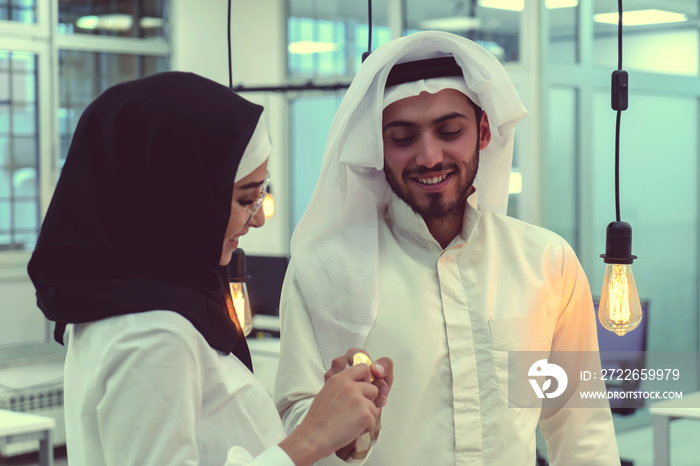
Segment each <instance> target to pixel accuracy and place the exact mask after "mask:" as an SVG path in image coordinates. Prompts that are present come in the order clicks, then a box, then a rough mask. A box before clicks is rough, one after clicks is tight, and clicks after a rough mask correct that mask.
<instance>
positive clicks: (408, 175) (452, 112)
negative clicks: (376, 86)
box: [382, 89, 491, 219]
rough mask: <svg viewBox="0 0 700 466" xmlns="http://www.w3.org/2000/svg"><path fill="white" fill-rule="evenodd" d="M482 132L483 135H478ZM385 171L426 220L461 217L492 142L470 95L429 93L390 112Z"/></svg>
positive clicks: (387, 112)
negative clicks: (481, 158) (482, 154)
mask: <svg viewBox="0 0 700 466" xmlns="http://www.w3.org/2000/svg"><path fill="white" fill-rule="evenodd" d="M477 128H479V131H477ZM382 136H383V139H384V173H385V175H386V179H387V182H388V183H389V186H391V189H392V190H393V191H394V192H395V193H396V195H397V196H399V198H401V199H402V200H403V201H404V202H406V203H407V204H408V205H409V206H410V207H411V208H412V209H413V210H414V211H415V212H416V213H417V214H419V215H421V216H422V217H423V218H425V219H429V218H440V217H444V216H449V215H453V214H456V213H459V214H461V212H463V210H464V207H465V202H466V198H467V196H468V195H469V193H470V191H471V187H472V183H473V182H474V177H475V176H476V171H477V168H478V166H479V150H480V149H484V148H485V147H486V146H488V144H489V141H490V140H491V132H490V129H489V123H488V117H487V116H486V113H482V117H481V119H480V121H476V115H475V112H474V108H473V107H472V103H471V101H470V100H469V98H468V97H467V96H465V95H464V94H462V93H461V92H459V91H457V90H454V89H444V90H442V91H440V92H438V93H436V94H429V93H427V92H423V93H421V94H420V95H418V96H415V97H409V98H406V99H402V100H399V101H397V102H394V103H393V104H391V105H389V106H388V107H387V108H385V109H384V113H383V118H382Z"/></svg>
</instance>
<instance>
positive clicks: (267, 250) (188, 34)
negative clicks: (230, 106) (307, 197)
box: [171, 0, 290, 256]
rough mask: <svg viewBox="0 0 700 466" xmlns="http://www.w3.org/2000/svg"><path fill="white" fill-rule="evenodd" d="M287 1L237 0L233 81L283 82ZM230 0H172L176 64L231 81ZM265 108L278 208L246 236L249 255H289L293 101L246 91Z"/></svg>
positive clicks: (254, 84) (233, 21)
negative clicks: (290, 146)
mask: <svg viewBox="0 0 700 466" xmlns="http://www.w3.org/2000/svg"><path fill="white" fill-rule="evenodd" d="M285 8H286V7H285V2H284V0H257V1H254V2H251V1H249V0H232V5H231V45H232V54H231V56H232V70H233V73H232V74H233V86H234V87H235V86H238V85H243V86H246V87H259V86H271V85H282V84H283V83H284V79H285V76H286V45H287V28H286V21H287V16H286V9H285ZM226 13H227V2H226V1H225V0H207V1H201V0H172V29H171V36H172V54H171V68H172V69H173V70H180V71H192V72H194V73H198V74H201V75H203V76H206V77H208V78H210V79H213V80H215V81H217V82H220V83H221V84H225V85H228V82H229V78H228V46H227V24H226ZM241 95H242V96H243V97H245V98H247V99H248V100H251V101H253V102H256V103H258V104H261V105H263V106H264V107H265V111H264V113H263V118H264V122H265V125H266V126H267V128H268V131H269V133H270V139H271V141H272V146H273V148H272V154H271V156H270V162H269V169H270V184H271V189H272V193H273V195H274V196H275V204H276V212H275V215H274V216H273V217H272V218H270V219H268V220H267V222H266V224H265V226H264V227H263V228H261V229H259V230H251V231H250V232H249V233H248V235H246V236H245V237H244V238H242V239H241V247H242V248H243V249H244V250H245V252H246V254H248V255H253V254H254V255H267V256H287V255H289V238H290V231H289V225H290V214H289V211H290V201H289V197H290V196H289V192H290V187H289V144H288V141H289V137H288V118H289V111H288V105H287V102H286V100H285V98H284V96H283V95H281V94H279V93H242V94H241Z"/></svg>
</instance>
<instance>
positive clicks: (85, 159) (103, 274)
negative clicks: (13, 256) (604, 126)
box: [29, 72, 269, 368]
mask: <svg viewBox="0 0 700 466" xmlns="http://www.w3.org/2000/svg"><path fill="white" fill-rule="evenodd" d="M261 113H262V107H260V106H258V105H255V104H253V103H250V102H248V101H247V100H245V99H243V98H242V97H240V96H238V95H237V94H235V93H234V92H232V91H231V90H230V89H228V88H226V87H225V86H222V85H220V84H218V83H216V82H214V81H211V80H209V79H206V78H203V77H201V76H197V75H195V74H192V73H182V72H165V73H159V74H156V75H153V76H149V77H146V78H143V79H139V80H135V81H130V82H127V83H123V84H119V85H116V86H114V87H112V88H110V89H108V90H107V91H105V92H104V93H103V94H102V95H100V96H99V97H98V98H97V99H96V100H95V101H94V102H93V103H92V104H90V106H88V108H87V109H86V110H85V112H84V113H83V115H82V117H81V118H80V121H79V123H78V126H77V128H76V131H75V134H74V136H73V141H72V143H71V146H70V149H69V152H68V156H67V158H66V162H65V165H64V167H63V170H62V173H61V176H60V179H59V181H58V184H57V186H56V191H55V193H54V195H53V198H52V200H51V204H50V206H49V209H48V212H47V214H46V217H45V219H44V222H43V225H42V228H41V232H40V235H39V239H38V241H37V246H36V249H35V251H34V253H33V255H32V259H31V261H30V262H29V275H30V277H31V279H32V281H33V282H34V286H35V287H36V290H37V293H36V295H37V304H38V306H39V308H40V309H41V310H42V311H43V313H44V314H45V315H46V317H47V318H48V319H50V320H52V321H54V322H56V332H55V338H56V340H57V341H59V342H60V343H62V336H63V335H62V333H63V328H64V327H65V324H67V323H82V322H90V321H95V320H99V319H104V318H107V317H111V316H116V315H122V314H130V313H137V312H144V311H149V310H170V311H174V312H177V313H179V314H181V315H182V316H184V317H185V318H187V319H188V320H189V321H190V322H192V324H193V325H194V326H195V327H196V328H197V330H198V331H199V332H200V333H201V334H202V335H203V336H204V338H205V339H206V340H207V342H208V343H209V345H210V346H211V347H212V348H215V349H217V350H219V351H222V352H224V353H233V354H235V355H236V356H237V357H238V358H239V359H240V360H241V361H242V362H243V363H244V364H246V365H247V366H248V367H249V368H250V367H252V365H251V360H250V353H249V352H248V348H247V345H246V342H245V338H244V336H243V333H242V331H241V328H240V324H239V323H238V321H237V320H236V317H235V315H236V314H235V312H233V303H232V300H231V297H230V290H229V284H228V275H227V273H226V268H225V267H220V266H219V260H220V256H221V250H222V245H223V240H224V234H225V231H226V227H227V224H228V220H229V215H230V210H231V198H232V194H233V184H234V179H235V177H236V171H237V169H238V167H239V164H240V163H241V159H242V156H243V154H244V152H245V150H246V147H247V146H248V142H249V140H250V139H251V136H252V135H253V133H254V131H255V129H256V126H257V125H258V121H259V120H260V115H261ZM262 131H264V128H263V130H262ZM268 152H269V144H268ZM253 168H255V167H249V169H253Z"/></svg>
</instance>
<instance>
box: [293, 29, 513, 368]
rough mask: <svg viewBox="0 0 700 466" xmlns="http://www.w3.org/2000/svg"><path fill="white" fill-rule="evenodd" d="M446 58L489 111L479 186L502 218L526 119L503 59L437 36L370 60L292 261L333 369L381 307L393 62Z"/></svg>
mask: <svg viewBox="0 0 700 466" xmlns="http://www.w3.org/2000/svg"><path fill="white" fill-rule="evenodd" d="M450 55H452V56H454V58H455V60H456V62H457V64H458V65H459V66H460V67H461V69H462V72H463V77H464V83H465V84H466V89H465V90H463V92H465V93H466V94H467V96H468V97H470V98H471V99H472V101H473V102H474V103H475V104H476V105H478V106H479V107H481V108H482V109H483V111H485V112H486V114H487V115H488V117H489V123H490V127H491V142H490V144H489V146H488V147H487V148H486V149H484V150H482V151H481V156H480V165H479V171H478V173H477V176H476V180H475V182H474V185H475V186H476V188H477V192H478V193H479V204H480V205H482V206H485V207H487V208H490V209H491V210H494V211H496V212H501V213H505V211H506V207H507V202H508V181H509V173H510V166H511V162H512V157H513V133H514V127H515V125H516V124H517V123H518V122H519V121H520V120H522V119H523V118H524V117H525V116H526V115H527V111H526V110H525V108H524V107H523V105H522V104H521V102H520V99H519V98H518V95H517V93H516V92H515V89H514V88H513V85H512V83H511V81H510V79H509V78H508V75H507V74H506V72H505V70H504V69H503V66H502V65H501V64H500V63H499V62H498V60H496V58H495V57H494V56H493V55H492V54H491V53H490V52H488V51H487V50H486V49H484V48H483V47H481V46H480V45H478V44H476V43H475V42H472V41H470V40H468V39H465V38H463V37H460V36H457V35H454V34H450V33H446V32H435V31H425V32H418V33H415V34H411V35H409V36H406V37H402V38H400V39H396V40H393V41H391V42H389V43H387V44H385V45H383V46H381V47H379V48H378V49H377V50H375V51H374V52H372V54H371V55H369V57H367V59H366V60H365V62H364V63H363V64H362V66H360V69H359V71H358V73H357V75H356V76H355V78H354V79H353V81H352V84H351V85H350V88H349V89H348V91H347V93H346V94H345V97H344V98H343V101H342V102H341V104H340V106H339V108H338V111H337V113H336V115H335V118H334V120H333V123H332V125H331V129H330V134H329V136H328V141H327V144H326V150H325V153H324V157H323V163H322V166H321V173H320V176H319V180H318V183H317V185H316V189H315V191H314V193H313V195H312V197H311V200H310V202H309V205H308V207H307V209H306V212H305V213H304V215H303V216H302V218H301V220H300V222H299V224H298V225H297V228H296V230H295V231H294V234H293V236H292V244H291V254H292V263H293V264H294V270H295V273H296V276H297V280H298V282H299V286H300V288H301V292H302V294H303V296H304V298H305V299H306V303H307V305H308V308H309V312H310V315H311V319H312V323H313V326H314V331H315V333H316V338H317V341H318V342H319V348H320V350H321V353H322V356H323V359H324V362H325V364H326V365H327V366H329V365H330V361H331V360H332V359H333V358H335V357H337V356H340V355H342V354H344V353H345V351H346V350H347V349H348V348H349V347H361V346H362V345H363V343H364V340H365V338H366V336H367V334H368V332H369V330H370V328H371V327H372V324H373V322H374V319H375V316H376V313H377V309H378V306H379V297H378V288H377V272H378V257H377V256H378V222H379V221H380V220H379V218H378V213H379V212H382V210H383V209H384V207H385V206H386V205H387V203H388V201H389V198H390V188H389V185H388V184H387V182H386V179H385V177H384V173H383V171H382V170H383V167H384V151H383V141H382V126H381V125H382V111H383V109H384V104H383V100H384V98H385V92H384V91H385V83H386V81H387V76H388V75H389V73H390V71H391V69H392V67H393V66H394V65H395V64H397V63H405V62H409V61H415V60H421V59H426V58H436V57H447V56H450ZM438 79H445V78H438ZM447 79H450V78H447ZM429 81H431V80H426V82H429ZM407 85H410V83H409V84H407ZM402 86H404V85H403V84H400V85H398V86H396V87H397V88H399V87H402ZM339 329H342V331H339Z"/></svg>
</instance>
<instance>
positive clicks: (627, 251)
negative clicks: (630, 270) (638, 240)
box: [600, 222, 637, 264]
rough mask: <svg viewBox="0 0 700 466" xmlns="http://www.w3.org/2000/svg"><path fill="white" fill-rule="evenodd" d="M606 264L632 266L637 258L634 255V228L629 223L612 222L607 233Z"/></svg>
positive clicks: (604, 260) (602, 255)
mask: <svg viewBox="0 0 700 466" xmlns="http://www.w3.org/2000/svg"><path fill="white" fill-rule="evenodd" d="M600 257H602V258H603V262H605V263H606V264H631V263H632V262H633V261H634V259H636V258H637V256H633V255H632V227H631V226H630V224H629V223H627V222H612V223H610V224H609V225H608V229H607V230H606V233H605V254H601V255H600Z"/></svg>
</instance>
